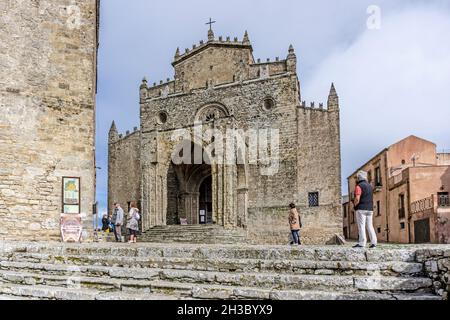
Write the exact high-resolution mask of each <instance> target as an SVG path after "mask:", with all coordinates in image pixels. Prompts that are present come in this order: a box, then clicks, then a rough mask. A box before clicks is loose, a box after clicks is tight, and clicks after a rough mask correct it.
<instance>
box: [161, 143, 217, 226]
mask: <svg viewBox="0 0 450 320" xmlns="http://www.w3.org/2000/svg"><path fill="white" fill-rule="evenodd" d="M184 143H189V146H191V148H190V150H191V155H190V156H188V157H186V158H185V160H186V161H185V162H182V163H178V164H175V163H174V162H173V161H172V162H171V164H170V166H169V169H168V172H167V199H168V205H167V216H166V217H167V224H180V223H181V224H183V223H187V224H189V225H195V224H211V223H214V221H213V216H214V214H213V213H214V212H213V211H214V210H213V178H212V167H211V165H210V164H209V161H208V159H207V156H206V155H204V154H203V149H202V148H201V147H200V146H198V145H195V144H193V143H191V142H184ZM184 143H182V144H180V146H179V148H177V149H176V150H175V152H176V154H181V155H182V156H184V155H183V152H186V150H189V147H188V146H186V145H185V144H184ZM199 151H200V153H201V154H202V155H203V157H202V159H200V161H199V160H198V157H196V156H195V154H197V155H198V152H199ZM196 152H197V153H196ZM189 158H190V159H189ZM205 158H206V159H205Z"/></svg>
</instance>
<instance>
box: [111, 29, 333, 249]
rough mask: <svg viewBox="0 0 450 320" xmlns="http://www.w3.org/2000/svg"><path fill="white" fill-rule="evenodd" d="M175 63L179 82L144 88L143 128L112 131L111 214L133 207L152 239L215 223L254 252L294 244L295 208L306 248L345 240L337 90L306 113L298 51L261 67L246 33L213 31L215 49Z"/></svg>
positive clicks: (196, 50) (200, 49) (195, 51)
mask: <svg viewBox="0 0 450 320" xmlns="http://www.w3.org/2000/svg"><path fill="white" fill-rule="evenodd" d="M172 65H173V68H174V71H175V77H174V80H172V81H171V80H169V79H168V80H167V81H166V82H163V81H161V82H160V83H154V84H153V85H149V84H148V82H147V80H146V79H144V80H143V82H142V84H141V86H140V113H141V124H140V129H138V128H135V129H134V131H133V132H127V133H126V134H125V135H119V133H118V131H117V128H116V125H115V123H113V125H112V127H111V130H110V134H109V169H108V172H109V182H108V204H109V209H110V211H111V210H112V209H111V208H112V205H113V203H114V202H120V203H121V204H122V205H123V207H124V208H126V207H127V205H129V204H130V203H131V202H136V203H137V204H138V205H139V207H140V208H141V212H142V229H143V230H144V231H146V230H149V229H151V228H152V227H156V226H166V225H176V224H180V223H181V222H183V223H187V224H189V225H196V224H214V225H217V226H222V227H223V228H225V229H241V230H244V231H245V232H246V234H247V236H248V238H249V241H254V242H256V243H285V242H286V241H287V235H288V231H289V226H288V223H287V216H288V205H289V204H290V203H292V202H294V203H296V204H297V206H298V208H299V210H300V212H301V213H302V217H303V218H302V219H303V225H304V228H303V230H302V236H303V239H304V242H305V243H325V242H327V241H329V240H330V239H333V237H334V236H335V235H336V234H339V235H340V234H341V233H342V228H341V226H342V215H341V206H340V193H341V171H340V168H341V157H340V120H339V114H340V111H339V98H338V95H337V93H336V90H335V89H334V86H332V88H331V90H330V94H329V99H328V105H327V108H325V107H324V106H323V104H320V105H319V106H317V107H315V106H314V104H311V105H309V106H307V105H306V103H305V102H302V99H301V90H300V82H299V78H298V75H297V57H296V54H295V51H294V48H293V47H292V46H291V47H290V48H289V51H288V54H287V58H286V59H283V60H280V59H279V58H277V59H276V60H275V61H265V62H261V61H260V60H255V59H254V56H253V48H252V44H251V42H250V39H249V36H248V34H247V32H246V33H245V35H244V38H243V40H242V41H241V40H238V39H237V38H235V39H230V38H222V37H220V38H218V39H217V38H216V37H215V36H214V32H213V31H212V30H210V31H209V33H208V40H207V41H204V42H203V41H202V42H200V44H197V45H194V46H193V47H192V49H186V51H185V52H183V53H181V52H180V50H179V49H177V51H176V54H175V58H174V61H173V64H172ZM211 132H213V133H211ZM229 132H232V133H239V134H236V136H234V135H230V134H229ZM255 136H256V138H255ZM266 137H267V141H266V142H267V143H265V140H266V139H265V138H266ZM223 146H224V147H223ZM222 147H223V148H222ZM220 150H224V152H219V151H220ZM189 153H190V155H188V154H189ZM218 154H219V155H218ZM222 155H223V157H222ZM198 156H200V157H198ZM180 157H181V158H183V159H184V160H195V161H181V162H178V161H176V160H175V159H176V158H180ZM220 159H226V160H225V161H218V160H220ZM198 160H200V161H198Z"/></svg>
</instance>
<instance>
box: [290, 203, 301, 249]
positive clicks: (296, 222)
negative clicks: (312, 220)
mask: <svg viewBox="0 0 450 320" xmlns="http://www.w3.org/2000/svg"><path fill="white" fill-rule="evenodd" d="M289 208H290V211H289V225H290V227H291V232H292V238H293V239H294V242H293V245H295V246H298V245H301V241H300V229H301V228H302V219H301V217H300V214H299V213H298V211H297V208H296V206H295V204H293V203H291V204H290V205H289Z"/></svg>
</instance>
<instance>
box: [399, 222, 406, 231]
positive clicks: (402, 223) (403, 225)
mask: <svg viewBox="0 0 450 320" xmlns="http://www.w3.org/2000/svg"><path fill="white" fill-rule="evenodd" d="M405 227H406V225H405V223H404V222H401V223H400V229H402V230H404V229H405Z"/></svg>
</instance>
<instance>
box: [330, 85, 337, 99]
mask: <svg viewBox="0 0 450 320" xmlns="http://www.w3.org/2000/svg"><path fill="white" fill-rule="evenodd" d="M330 96H337V92H336V88H335V86H334V82H332V83H331V88H330Z"/></svg>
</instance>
